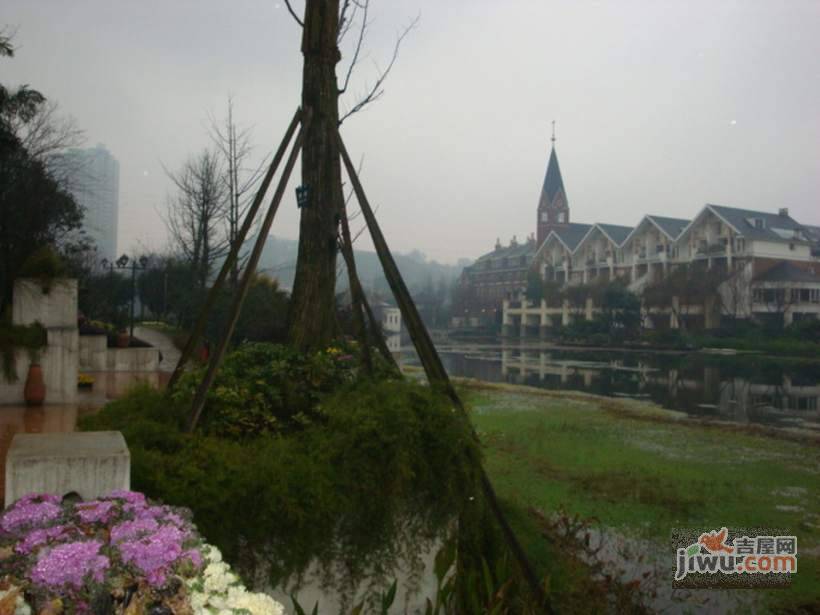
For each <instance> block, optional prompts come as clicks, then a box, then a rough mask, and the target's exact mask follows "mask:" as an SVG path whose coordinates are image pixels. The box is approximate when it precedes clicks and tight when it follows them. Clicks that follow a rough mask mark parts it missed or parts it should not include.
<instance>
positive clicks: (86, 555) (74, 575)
mask: <svg viewBox="0 0 820 615" xmlns="http://www.w3.org/2000/svg"><path fill="white" fill-rule="evenodd" d="M101 548H102V543H101V542H100V541H98V540H90V541H84V542H70V543H67V544H63V545H58V546H56V547H54V548H53V549H49V550H47V551H44V552H43V553H41V554H40V557H39V558H38V560H37V563H36V564H35V565H34V568H32V570H31V575H30V577H31V580H32V581H33V582H34V583H37V584H39V585H45V586H47V587H49V588H52V589H55V588H63V587H66V586H72V587H75V588H80V587H82V586H83V584H84V583H85V582H86V579H87V578H89V577H90V578H91V579H93V580H94V581H96V582H97V583H102V581H103V579H104V577H105V571H106V570H108V568H109V566H110V565H111V562H110V561H109V559H108V558H107V557H106V556H105V555H100V549H101Z"/></svg>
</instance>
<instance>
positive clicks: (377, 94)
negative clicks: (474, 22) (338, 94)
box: [339, 15, 421, 126]
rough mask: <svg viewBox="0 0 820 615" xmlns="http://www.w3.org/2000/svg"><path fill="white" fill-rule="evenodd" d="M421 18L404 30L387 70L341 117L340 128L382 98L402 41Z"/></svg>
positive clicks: (397, 40)
mask: <svg viewBox="0 0 820 615" xmlns="http://www.w3.org/2000/svg"><path fill="white" fill-rule="evenodd" d="M420 18H421V16H420V15H419V16H417V17H416V18H415V19H414V20H413V21H412V22H411V23H410V25H408V26H407V27H406V28H405V29H404V31H403V32H402V33H401V34H400V35H399V36H398V38H397V39H396V44H395V46H394V47H393V56H392V57H391V58H390V62H389V63H388V65H387V68H385V70H384V71H382V72H381V74H380V75H379V77H378V78H377V79H376V82H375V83H374V84H373V87H372V88H370V90H369V91H368V93H367V94H366V95H365V96H364V97H363V98H362V99H361V100H359V102H357V103H356V104H355V105H353V107H352V108H351V109H350V110H349V111H348V112H347V113H345V114H344V115H343V116H342V117H341V119H340V120H339V126H341V125H342V123H343V122H344V121H345V120H346V119H347V118H349V117H350V116H351V115H353V114H354V113H358V112H359V111H361V110H362V109H364V108H365V107H366V106H367V105H369V104H370V103H372V102H375V101H376V100H378V99H379V98H381V96H382V94H384V88H383V87H382V86H383V85H384V81H385V79H387V76H388V75H389V74H390V71H391V70H392V69H393V65H394V64H395V63H396V58H398V57H399V49H400V48H401V44H402V41H404V38H405V37H406V36H407V35H408V34H410V31H411V30H413V29H414V28H415V27H416V26H417V25H418V23H419V19H420Z"/></svg>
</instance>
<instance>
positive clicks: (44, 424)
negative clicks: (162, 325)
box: [0, 327, 179, 501]
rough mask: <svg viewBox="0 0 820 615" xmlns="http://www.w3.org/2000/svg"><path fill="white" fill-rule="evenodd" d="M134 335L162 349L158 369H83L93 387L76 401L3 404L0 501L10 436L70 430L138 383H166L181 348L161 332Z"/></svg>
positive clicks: (140, 329)
mask: <svg viewBox="0 0 820 615" xmlns="http://www.w3.org/2000/svg"><path fill="white" fill-rule="evenodd" d="M134 335H135V336H136V337H138V338H140V339H142V340H144V341H146V342H148V343H149V344H151V345H152V346H156V347H158V348H159V349H160V352H161V353H162V361H160V364H159V371H156V372H80V373H82V374H85V375H88V376H91V377H92V378H93V379H94V383H93V385H92V386H91V387H90V388H79V389H78V391H77V401H76V403H73V404H45V405H43V406H39V407H37V406H35V407H29V406H25V405H0V501H2V500H3V498H4V496H5V477H6V455H7V453H8V450H9V447H10V446H11V440H12V438H14V435H15V434H17V433H68V432H72V431H75V430H76V428H77V421H78V420H79V419H80V418H82V417H83V416H85V415H88V414H93V413H94V412H98V411H99V410H100V409H101V408H102V407H103V406H104V405H105V404H107V403H108V402H109V401H111V400H112V399H117V398H119V397H122V396H123V395H124V394H125V393H126V392H127V391H128V390H129V389H130V388H131V387H133V386H134V385H135V384H139V383H146V384H149V385H151V386H153V387H157V388H161V387H164V386H165V385H166V384H167V382H168V379H169V378H170V375H171V372H172V371H173V369H174V367H175V366H176V362H177V360H178V359H179V351H178V350H177V349H176V348H175V347H174V346H173V344H171V341H170V339H169V338H168V337H167V336H166V335H164V334H163V333H161V332H158V331H154V330H152V329H148V328H145V327H136V328H135V329H134Z"/></svg>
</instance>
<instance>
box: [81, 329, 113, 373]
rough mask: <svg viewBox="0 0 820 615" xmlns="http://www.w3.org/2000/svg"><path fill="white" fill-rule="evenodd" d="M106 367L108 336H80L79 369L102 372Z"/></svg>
mask: <svg viewBox="0 0 820 615" xmlns="http://www.w3.org/2000/svg"><path fill="white" fill-rule="evenodd" d="M106 369H108V336H107V335H81V336H80V370H82V371H84V372H102V371H105V370H106Z"/></svg>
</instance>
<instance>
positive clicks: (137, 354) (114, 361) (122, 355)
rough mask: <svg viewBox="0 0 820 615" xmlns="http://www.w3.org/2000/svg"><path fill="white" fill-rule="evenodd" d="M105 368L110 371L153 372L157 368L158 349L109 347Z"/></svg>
mask: <svg viewBox="0 0 820 615" xmlns="http://www.w3.org/2000/svg"><path fill="white" fill-rule="evenodd" d="M106 369H108V370H109V371H112V372H155V371H157V370H158V369H159V349H158V348H109V349H108V353H107V357H106Z"/></svg>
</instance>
